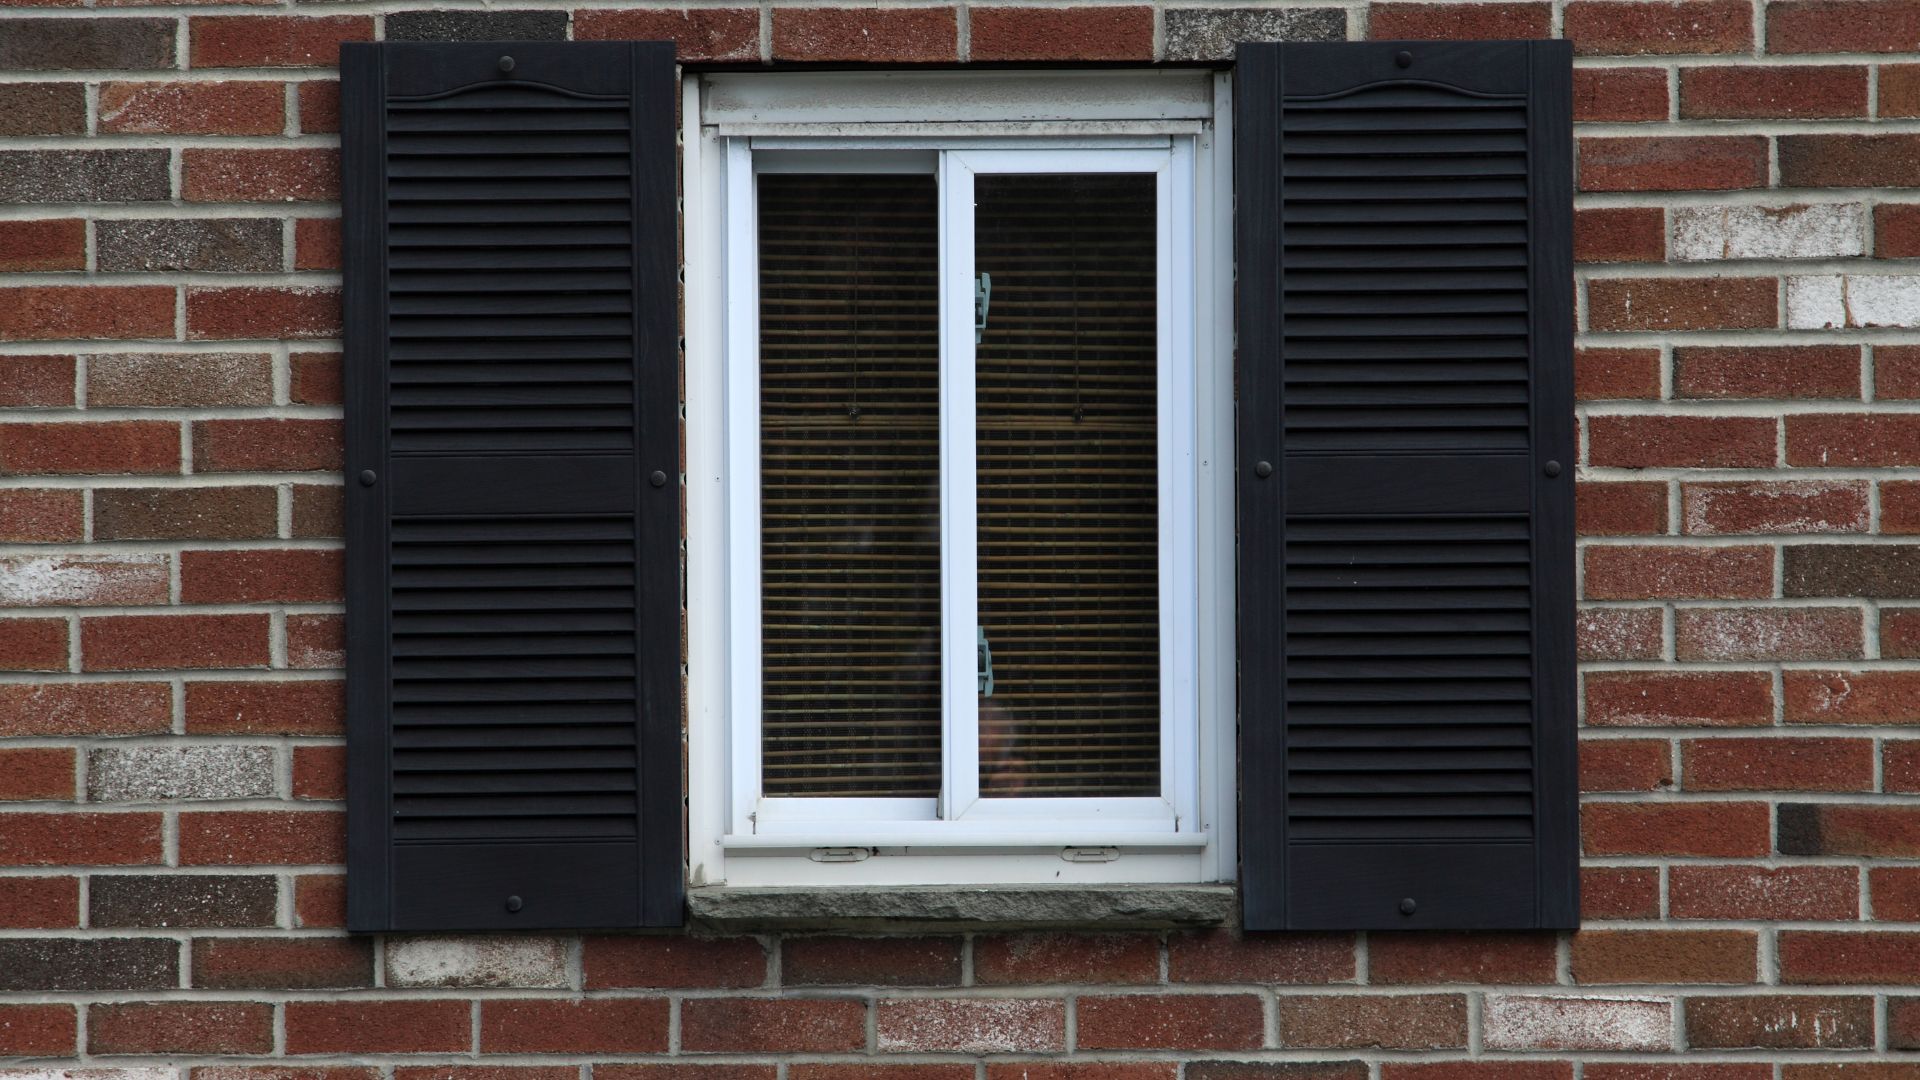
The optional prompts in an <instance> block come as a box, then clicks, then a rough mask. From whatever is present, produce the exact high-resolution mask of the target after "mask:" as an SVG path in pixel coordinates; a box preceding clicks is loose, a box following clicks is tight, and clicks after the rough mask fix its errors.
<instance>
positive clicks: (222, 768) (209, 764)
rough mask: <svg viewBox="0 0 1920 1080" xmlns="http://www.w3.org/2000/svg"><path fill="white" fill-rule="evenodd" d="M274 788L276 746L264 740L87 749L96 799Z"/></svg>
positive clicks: (247, 793)
mask: <svg viewBox="0 0 1920 1080" xmlns="http://www.w3.org/2000/svg"><path fill="white" fill-rule="evenodd" d="M273 793H274V791H273V751H272V750H271V749H269V748H267V747H264V746H191V747H171V746H126V747H113V748H110V749H106V750H95V751H93V752H92V753H90V754H88V755H87V797H88V798H89V799H91V800H92V801H94V802H160V801H164V800H170V799H260V798H269V797H271V796H272V795H273Z"/></svg>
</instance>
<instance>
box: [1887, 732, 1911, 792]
mask: <svg viewBox="0 0 1920 1080" xmlns="http://www.w3.org/2000/svg"><path fill="white" fill-rule="evenodd" d="M1882 745H1883V747H1884V749H1883V752H1882V758H1883V760H1882V762H1881V767H1880V788H1881V790H1882V791H1894V792H1902V793H1907V794H1911V793H1913V792H1916V791H1920V739H1888V740H1887V741H1886V742H1885V743H1884V744H1882Z"/></svg>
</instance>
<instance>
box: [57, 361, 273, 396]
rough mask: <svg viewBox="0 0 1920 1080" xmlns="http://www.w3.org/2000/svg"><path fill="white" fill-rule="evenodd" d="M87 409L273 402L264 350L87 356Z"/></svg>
mask: <svg viewBox="0 0 1920 1080" xmlns="http://www.w3.org/2000/svg"><path fill="white" fill-rule="evenodd" d="M87 404H88V405H89V406H91V407H98V406H118V407H121V408H143V407H144V408H196V407H218V406H244V405H271V404H273V358H272V357H271V356H269V355H267V354H266V353H246V352H240V353H225V352H222V353H101V354H98V355H95V356H91V357H88V360H87Z"/></svg>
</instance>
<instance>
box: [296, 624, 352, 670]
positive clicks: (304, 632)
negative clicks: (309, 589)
mask: <svg viewBox="0 0 1920 1080" xmlns="http://www.w3.org/2000/svg"><path fill="white" fill-rule="evenodd" d="M346 649H347V626H346V620H344V619H343V618H341V617H340V616H338V615H289V616H287V666H288V667H290V668H296V669H300V668H305V669H314V668H340V667H345V666H346V658H347V654H346Z"/></svg>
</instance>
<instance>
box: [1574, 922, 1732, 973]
mask: <svg viewBox="0 0 1920 1080" xmlns="http://www.w3.org/2000/svg"><path fill="white" fill-rule="evenodd" d="M1758 949H1759V936H1758V935H1757V934H1755V933H1753V932H1752V931H1749V930H1583V931H1581V932H1580V933H1578V934H1575V935H1574V936H1573V979H1574V981H1575V982H1578V983H1587V984H1622V983H1634V984H1651V983H1750V982H1752V981H1754V979H1755V978H1756V977H1757V976H1758V962H1757V959H1756V957H1757V955H1758Z"/></svg>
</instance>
